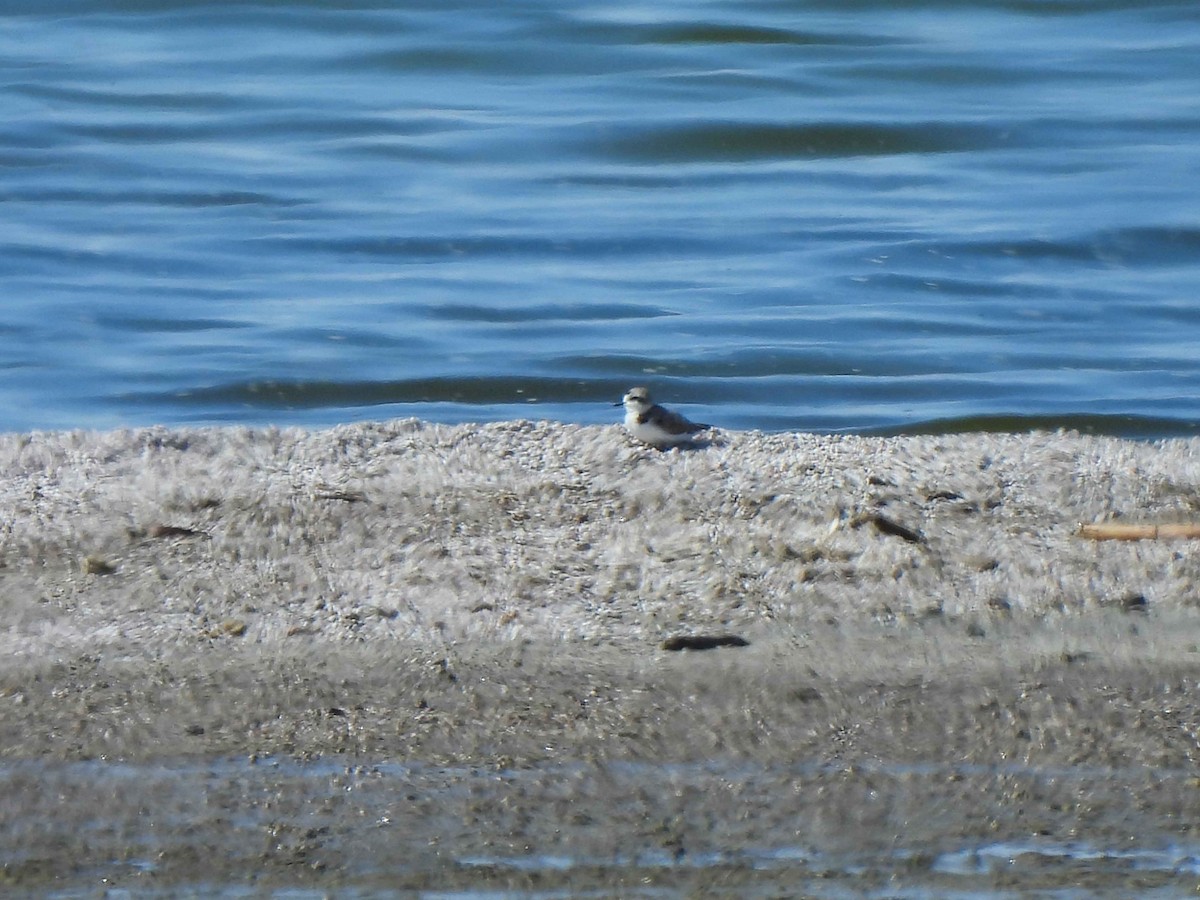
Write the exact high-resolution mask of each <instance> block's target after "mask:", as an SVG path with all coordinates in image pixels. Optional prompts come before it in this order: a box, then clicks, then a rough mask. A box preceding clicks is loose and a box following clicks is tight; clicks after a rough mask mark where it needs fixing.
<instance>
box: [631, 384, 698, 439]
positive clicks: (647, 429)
mask: <svg viewBox="0 0 1200 900" xmlns="http://www.w3.org/2000/svg"><path fill="white" fill-rule="evenodd" d="M613 406H624V407H625V428H626V429H627V430H628V431H629V433H630V434H632V435H633V436H634V437H635V438H637V439H638V440H639V441H641V442H642V443H643V444H649V445H650V446H651V447H658V448H659V449H662V448H663V447H670V446H673V445H675V444H690V443H691V442H692V439H693V438H692V436H693V435H694V434H696V432H698V431H705V430H707V429H709V428H712V426H711V425H698V424H697V423H695V422H689V421H688V420H687V419H685V418H684V417H683V416H681V415H680V414H679V413H677V412H671V410H669V409H663V408H662V407H661V406H659V405H658V404H656V403H655V402H654V401H653V400H651V399H650V392H649V391H648V390H646V388H644V387H635V388H630V389H629V392H628V393H626V394H625V397H624V399H622V400H621V402H620V403H614V404H613Z"/></svg>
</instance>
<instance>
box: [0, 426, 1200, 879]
mask: <svg viewBox="0 0 1200 900" xmlns="http://www.w3.org/2000/svg"><path fill="white" fill-rule="evenodd" d="M1198 451H1200V440H1172V441H1165V442H1158V443H1149V442H1146V443H1142V442H1131V441H1124V440H1118V439H1113V438H1103V437H1089V436H1081V435H1078V434H1067V433H1054V434H1051V433H1034V434H1019V435H1002V434H969V435H938V436H913V437H897V438H868V437H851V436H821V435H811V434H761V433H737V432H717V433H716V434H715V436H714V438H713V440H712V441H711V443H709V444H707V445H705V446H700V447H697V448H694V449H689V450H671V451H665V452H660V451H656V450H651V449H647V448H645V447H641V446H639V445H637V444H636V443H634V442H633V441H632V440H630V439H629V437H628V436H627V435H625V434H624V432H623V431H622V430H621V429H620V428H618V427H616V426H612V427H582V426H572V425H562V424H554V423H546V422H526V421H519V422H507V423H499V424H493V425H486V426H471V425H462V426H439V425H431V424H427V423H422V422H418V421H415V420H400V421H393V422H384V423H364V424H358V425H349V426H344V427H340V428H336V429H331V430H326V431H303V430H271V429H264V430H249V429H239V428H197V429H163V428H160V429H147V430H138V431H119V432H108V433H82V432H71V433H34V434H26V435H8V436H4V437H2V438H0V470H2V471H3V473H4V478H3V480H2V483H0V508H2V509H3V525H4V541H3V544H2V548H0V566H2V568H0V583H2V584H3V588H4V591H3V595H2V598H0V602H2V603H3V609H4V628H3V630H2V631H0V641H2V642H3V648H2V649H3V652H2V653H0V710H3V715H2V716H0V753H2V762H0V771H2V772H3V773H4V774H3V777H4V782H5V790H4V791H3V795H4V799H2V800H0V834H2V835H3V845H4V846H5V847H7V848H8V849H7V850H6V851H5V854H6V856H5V858H4V859H3V860H0V862H2V864H3V869H2V879H3V883H4V884H5V885H6V886H7V887H8V888H9V889H10V890H11V891H13V892H16V893H20V892H22V891H24V892H26V893H29V894H31V895H37V894H40V893H41V892H44V891H46V890H48V889H52V888H53V889H56V890H65V889H75V888H77V887H79V886H92V887H95V886H96V885H98V884H101V883H103V884H106V885H109V886H116V887H119V888H123V889H129V890H133V891H135V892H136V891H139V890H140V891H146V892H153V891H155V890H159V891H167V892H174V893H178V892H183V893H187V892H189V891H191V892H195V893H197V894H205V893H211V892H212V891H213V889H214V888H221V887H222V886H224V887H225V888H227V887H228V886H230V885H232V884H245V883H247V879H250V880H252V881H253V883H254V884H255V885H257V886H258V887H257V888H256V889H259V888H260V889H261V890H263V891H269V890H273V889H275V888H277V887H280V886H301V887H313V888H314V889H323V890H324V889H336V888H339V887H340V888H341V889H342V890H351V889H353V890H360V891H385V892H386V891H391V892H402V891H420V890H424V889H431V888H434V887H436V888H439V889H446V890H450V889H453V890H459V891H463V892H466V893H464V894H463V896H467V895H470V896H478V894H470V893H469V892H470V891H479V890H484V889H488V890H514V891H526V892H530V891H549V892H550V894H547V895H555V896H557V895H560V894H554V893H553V892H554V891H559V892H565V893H561V895H563V896H568V895H571V894H572V893H577V892H580V891H583V890H592V891H598V892H600V893H601V894H602V895H603V894H608V893H611V894H612V895H620V896H640V895H642V893H643V892H645V894H646V895H647V896H649V895H651V893H652V892H653V891H658V893H655V894H654V895H655V896H662V895H663V892H664V891H665V892H666V895H669V896H676V895H678V896H745V895H746V894H747V892H748V891H749V892H752V891H751V888H754V890H759V891H761V890H771V889H781V888H782V886H785V885H787V886H791V887H793V888H794V887H795V886H796V885H801V886H803V887H802V890H801V891H800V893H803V892H805V891H807V892H808V895H811V896H824V895H825V894H824V893H822V891H825V890H826V888H828V889H829V891H833V890H834V887H837V888H838V889H839V890H842V891H843V893H842V894H840V895H845V891H850V892H851V893H853V892H854V891H868V890H875V889H877V888H880V889H882V887H887V886H889V885H890V886H891V887H892V888H895V887H896V886H897V885H903V884H907V883H915V884H918V885H920V886H922V887H923V888H924V889H927V890H962V889H967V888H969V889H971V890H976V891H979V890H982V891H984V892H985V893H986V892H988V891H991V892H992V893H993V894H994V895H996V896H1000V895H1003V894H1004V891H1007V890H1009V889H1010V888H1011V889H1012V890H1016V891H1022V890H1043V889H1045V890H1057V889H1061V888H1063V887H1064V886H1073V887H1074V888H1076V889H1079V890H1083V891H1085V893H1084V894H1081V896H1085V895H1086V896H1103V895H1108V894H1106V893H1105V892H1106V891H1111V894H1110V895H1111V896H1114V897H1115V896H1127V895H1128V894H1129V891H1130V890H1135V891H1136V892H1143V893H1145V892H1151V893H1152V892H1153V891H1161V892H1164V893H1162V895H1163V896H1175V895H1177V893H1176V892H1178V891H1181V890H1183V889H1185V887H1186V886H1189V885H1190V887H1192V888H1194V887H1195V884H1196V883H1197V881H1198V880H1200V863H1198V862H1197V860H1198V859H1200V838H1198V836H1197V833H1196V831H1197V829H1198V828H1200V790H1198V789H1197V785H1196V780H1195V775H1194V772H1195V771H1196V763H1197V757H1198V756H1200V714H1198V713H1197V712H1196V708H1195V703H1194V698H1195V692H1196V686H1197V681H1198V680H1200V627H1198V626H1200V616H1198V615H1197V596H1198V594H1197V589H1196V588H1197V582H1198V580H1200V558H1198V557H1197V554H1196V552H1195V542H1194V541H1189V540H1166V539H1152V540H1139V541H1097V540H1092V539H1087V538H1084V537H1081V536H1080V526H1081V524H1092V523H1125V524H1128V523H1153V524H1160V525H1161V524H1173V523H1186V522H1190V521H1194V520H1197V519H1200V487H1198V486H1200V462H1198V460H1200V453H1198ZM710 645H712V649H707V650H700V649H690V650H689V649H683V650H677V649H669V648H678V647H689V646H693V647H703V646H710ZM84 826H86V827H84ZM989 848H990V849H989ZM963 854H967V855H966V856H964V855H963ZM971 854H973V855H971ZM214 859H220V860H222V866H221V867H220V870H219V871H217V872H215V873H214V871H213V870H212V861H213V860H214ZM1014 859H1016V860H1018V862H1017V863H1014V862H1013V860H1014ZM1021 861H1023V863H1022V862H1021ZM673 892H674V893H673ZM397 895H400V894H397ZM829 895H830V896H832V895H833V894H832V893H830V894H829ZM405 896H407V895H405Z"/></svg>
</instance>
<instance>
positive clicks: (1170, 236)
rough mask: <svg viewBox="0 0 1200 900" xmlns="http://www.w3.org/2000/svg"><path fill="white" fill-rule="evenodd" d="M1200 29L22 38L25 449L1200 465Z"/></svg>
mask: <svg viewBox="0 0 1200 900" xmlns="http://www.w3.org/2000/svg"><path fill="white" fill-rule="evenodd" d="M1198 60H1200V7H1198V6H1197V5H1196V4H1195V3H1194V2H1192V0H1176V2H1153V0H1150V2H1147V0H1125V2H1122V0H981V2H975V3H951V2H945V0H942V2H934V0H909V2H900V3H897V2H892V0H887V2H884V0H854V2H846V0H839V2H836V3H835V2H782V0H779V2H771V0H751V2H745V0H736V2H734V0H707V2H706V0H689V2H687V3H683V2H677V0H655V2H654V3H628V2H625V3H622V2H598V3H591V4H579V3H563V2H554V0H524V2H511V3H499V4H497V3H482V2H477V0H474V2H473V0H462V2H444V0H439V2H437V3H432V2H382V0H340V2H332V0H260V2H252V0H250V2H240V0H239V2H221V0H214V2H207V3H202V2H189V0H103V2H101V0H70V2H68V0H38V2H32V0H13V2H10V3H8V4H6V5H5V11H4V12H2V13H0V79H2V80H0V85H2V87H0V98H2V99H0V103H2V107H0V109H2V110H3V116H2V117H0V209H2V210H3V214H2V216H0V229H2V231H0V272H2V273H3V282H2V283H3V294H4V300H3V304H2V305H0V410H2V412H3V415H2V417H0V429H3V430H15V429H29V428H59V427H76V426H86V427H111V426H116V425H136V424H146V423H152V422H165V423H173V422H235V421H237V422H255V423H267V422H271V423H299V424H308V425H320V424H329V423H334V422H343V421H349V420H356V419H368V418H382V417H391V416H401V415H403V416H408V415H417V416H421V417H425V418H432V419H438V420H444V421H468V420H485V419H495V418H510V417H516V416H525V417H538V418H552V419H561V420H564V421H580V422H603V421H610V420H612V419H614V418H615V417H614V413H615V412H616V411H614V410H612V409H611V408H610V407H609V406H608V405H607V404H610V403H611V402H612V401H614V400H616V399H618V398H619V396H620V394H621V392H622V391H623V390H624V388H626V387H627V386H629V385H630V384H633V383H640V382H645V383H649V384H650V385H652V386H653V387H654V388H655V389H656V390H657V392H658V394H659V396H660V398H661V399H662V400H664V401H665V402H668V403H670V404H674V405H680V406H682V407H683V408H684V409H685V410H686V411H688V412H689V413H690V414H692V415H694V416H696V417H698V418H703V419H705V420H707V421H712V422H715V423H718V424H721V425H725V426H728V427H733V428H763V429H818V430H831V429H847V430H913V429H927V428H969V427H992V428H1004V427H1021V426H1026V425H1030V424H1033V425H1040V426H1050V427H1055V426H1060V425H1067V426H1073V427H1084V428H1096V429H1099V430H1105V431H1113V432H1118V433H1136V434H1147V435H1158V434H1168V433H1194V432H1196V431H1200V354H1198V353H1197V349H1198V342H1197V339H1198V337H1200V219H1198V213H1197V210H1198V209H1200V185H1198V178H1200V150H1198V149H1197V148H1200V64H1198V63H1197V61H1198Z"/></svg>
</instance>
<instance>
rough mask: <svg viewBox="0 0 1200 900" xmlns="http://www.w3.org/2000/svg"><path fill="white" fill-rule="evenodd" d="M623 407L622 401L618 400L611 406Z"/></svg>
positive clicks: (623, 402)
mask: <svg viewBox="0 0 1200 900" xmlns="http://www.w3.org/2000/svg"><path fill="white" fill-rule="evenodd" d="M624 405H625V401H624V400H618V401H617V402H616V403H614V404H613V406H624Z"/></svg>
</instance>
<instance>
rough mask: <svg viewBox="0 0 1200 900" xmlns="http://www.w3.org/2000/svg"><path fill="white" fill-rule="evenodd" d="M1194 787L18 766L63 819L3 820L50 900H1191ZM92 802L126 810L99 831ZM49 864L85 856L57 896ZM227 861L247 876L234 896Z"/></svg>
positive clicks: (928, 774)
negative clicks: (87, 891)
mask: <svg viewBox="0 0 1200 900" xmlns="http://www.w3.org/2000/svg"><path fill="white" fill-rule="evenodd" d="M1193 780H1194V779H1193V777H1192V775H1191V773H1190V772H1181V771H1176V772H1168V771H1155V772H1149V771H1147V770H1145V769H1129V770H1102V769H1096V768H1092V769H1058V770H1040V769H1038V768H1031V767H1025V766H1017V765H1011V766H1007V767H999V768H995V767H987V766H939V765H923V766H898V765H897V766H893V765H887V764H874V765H872V764H862V763H859V764H853V765H849V764H837V763H821V764H814V765H803V764H792V765H782V766H763V765H758V764H754V763H751V762H747V761H745V760H742V761H739V762H737V763H733V764H729V763H722V762H720V761H713V762H709V763H702V764H670V765H656V764H653V763H619V762H617V763H604V764H601V763H594V762H593V763H584V762H576V763H565V764H564V763H555V764H552V765H542V766H537V767H533V768H528V769H521V770H508V769H502V768H490V769H489V768H480V767H458V768H442V767H437V766H430V767H424V766H420V765H412V764H409V765H398V764H390V763H371V762H359V763H355V764H351V765H347V764H346V763H345V762H344V761H340V760H328V761H327V760H314V761H308V762H297V761H291V760H287V759H273V758H260V759H256V760H254V761H246V760H233V759H222V760H216V761H210V762H206V761H191V762H180V763H174V764H171V763H164V764H156V765H147V764H140V765H123V764H119V763H106V762H88V763H65V764H64V763H60V764H49V765H46V764H6V765H4V766H0V784H2V785H3V786H4V788H5V791H6V793H7V794H8V796H9V797H10V799H9V800H8V801H7V803H6V804H5V807H4V808H8V807H10V806H11V804H12V803H13V802H16V798H20V800H21V801H23V802H25V803H27V804H28V806H29V811H30V813H31V814H35V815H39V819H40V822H41V824H40V825H39V826H38V828H37V835H36V840H31V838H32V837H33V835H31V834H29V833H21V832H20V831H19V830H16V829H14V827H13V826H14V824H15V823H14V822H13V821H12V820H11V819H8V820H7V821H4V822H0V827H3V829H4V834H5V837H6V849H5V850H4V851H3V853H2V854H0V857H2V858H0V865H2V866H3V871H4V873H5V876H6V878H7V879H8V881H9V883H10V884H14V885H17V886H21V887H25V888H31V887H32V886H33V885H35V884H37V883H39V882H42V883H43V885H44V886H45V887H48V888H51V890H50V892H49V893H47V894H44V895H43V896H54V897H63V898H66V897H74V896H80V894H79V893H78V892H77V891H78V888H75V887H73V886H72V885H79V886H80V888H82V885H84V884H88V883H90V884H93V885H105V886H107V889H108V890H109V892H110V894H111V892H113V891H117V892H122V891H128V892H130V893H131V894H132V895H133V896H180V895H181V894H187V895H204V896H216V897H228V898H233V897H243V896H263V895H269V896H277V897H283V896H286V897H298V896H299V897H303V896H322V895H325V896H327V895H328V894H323V893H322V892H327V891H330V890H333V891H335V892H336V893H337V895H338V896H350V897H354V896H377V897H410V896H418V897H422V898H426V897H429V898H432V897H437V898H462V900H466V898H479V897H492V896H504V897H521V898H543V897H568V896H613V895H614V894H619V895H621V896H632V897H648V898H649V897H664V898H674V897H681V898H682V897H690V896H697V895H701V896H710V897H744V896H770V895H771V894H772V892H773V891H775V892H777V891H778V890H781V889H786V890H788V891H789V892H791V893H794V894H798V895H800V894H802V895H803V896H810V897H815V898H838V897H847V896H855V897H864V896H865V897H871V896H881V897H882V896H888V897H917V896H928V895H929V894H930V893H933V894H936V895H938V896H956V897H968V896H969V897H979V898H1000V897H1015V896H1031V895H1039V896H1040V895H1043V894H1051V893H1052V894H1053V896H1055V897H1065V898H1084V897H1119V896H1130V895H1133V894H1137V895H1138V896H1151V897H1153V896H1173V895H1178V894H1177V892H1178V891H1180V890H1185V891H1186V890H1188V889H1189V888H1190V887H1193V886H1194V884H1195V882H1196V879H1197V877H1200V842H1196V841H1194V840H1192V839H1183V840H1180V839H1179V838H1177V837H1176V836H1174V835H1172V833H1171V829H1170V827H1169V823H1166V822H1163V823H1159V827H1158V828H1153V826H1152V823H1150V822H1148V821H1147V819H1146V817H1143V816H1138V815H1136V814H1134V815H1131V814H1130V813H1129V808H1128V807H1129V806H1130V805H1135V806H1136V805H1137V804H1138V803H1143V802H1145V800H1146V798H1147V797H1148V796H1150V795H1151V794H1153V793H1155V792H1167V791H1191V790H1194V788H1193V787H1192V784H1191V783H1192V781H1193ZM31 792H36V793H38V794H39V795H41V798H40V799H34V798H32V797H31ZM45 797H50V798H52V799H50V800H49V801H47V800H46V799H45ZM66 798H71V799H70V800H69V801H68V800H67V799H66ZM1021 798H1024V800H1023V801H1022V799H1021ZM1081 799H1082V800H1083V801H1085V802H1086V803H1087V804H1088V805H1089V808H1090V810H1091V812H1090V813H1089V824H1088V828H1087V829H1086V832H1077V831H1075V829H1074V828H1066V829H1065V830H1063V831H1061V832H1055V831H1054V830H1053V828H1043V829H1042V830H1041V831H1040V832H1034V833H1027V832H1025V831H1023V830H1022V828H1021V826H1020V824H1019V823H1020V819H1021V816H1020V813H1019V811H1018V810H1017V808H1016V807H1018V806H1019V805H1020V804H1021V803H1022V802H1024V803H1026V804H1029V805H1033V804H1037V803H1041V804H1044V805H1050V806H1052V805H1054V804H1064V805H1066V806H1069V805H1070V804H1071V803H1078V802H1080V800H1081ZM90 803H103V804H104V805H105V807H106V813H105V815H104V816H103V818H98V819H90V818H85V819H84V820H82V821H81V820H80V819H79V817H78V811H79V810H81V809H82V810H87V809H89V808H90V806H89V804H90ZM747 814H749V815H747ZM6 818H7V817H6ZM1053 820H1054V819H1053V816H1052V815H1044V816H1043V824H1047V823H1051V822H1053ZM1147 827H1150V828H1151V830H1149V831H1147V830H1145V829H1146V828H1147ZM1134 829H1136V831H1134ZM1135 833H1136V837H1134V836H1133V835H1134V834H1135ZM47 847H55V848H56V849H57V851H58V853H60V854H62V855H61V856H60V857H59V862H58V863H56V864H55V868H56V869H57V870H47V871H44V872H42V873H41V875H42V877H41V878H38V870H39V866H40V860H39V854H40V853H45V851H46V848H47ZM68 858H69V859H70V862H69V863H66V862H65V861H66V859H68ZM215 860H220V867H221V870H222V871H223V872H226V873H233V872H237V873H240V874H239V875H237V876H236V877H234V878H233V879H232V880H229V881H227V880H225V878H224V877H222V876H216V877H214V874H213V872H212V871H211V868H212V862H213V861H215ZM251 871H256V872H257V873H258V874H257V875H256V876H255V877H254V878H252V879H249V880H248V879H247V878H246V874H247V873H249V872H251Z"/></svg>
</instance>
